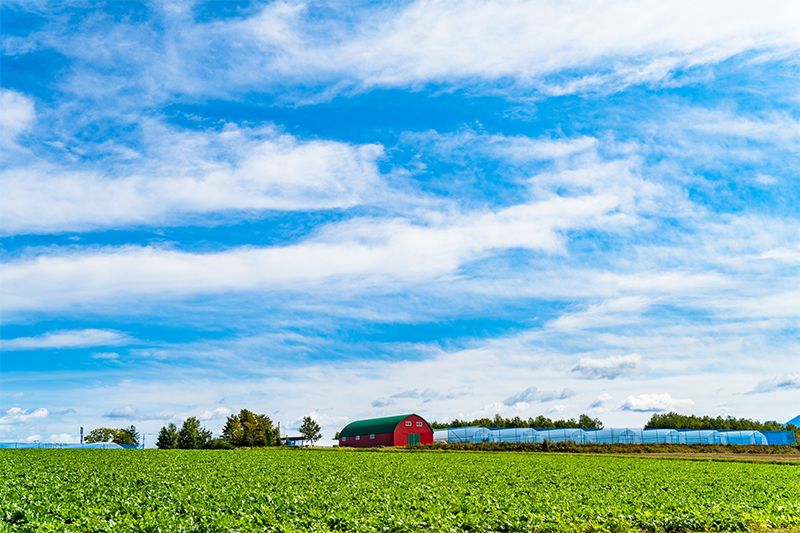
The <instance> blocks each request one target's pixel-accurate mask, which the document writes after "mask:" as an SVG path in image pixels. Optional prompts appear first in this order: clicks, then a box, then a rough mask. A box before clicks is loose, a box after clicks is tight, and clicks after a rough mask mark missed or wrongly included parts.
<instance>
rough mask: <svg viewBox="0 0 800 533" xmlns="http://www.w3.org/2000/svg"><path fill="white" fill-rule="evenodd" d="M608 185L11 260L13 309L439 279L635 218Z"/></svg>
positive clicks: (558, 246)
mask: <svg viewBox="0 0 800 533" xmlns="http://www.w3.org/2000/svg"><path fill="white" fill-rule="evenodd" d="M620 203H621V199H620V198H618V197H616V196H614V195H613V194H609V193H599V194H598V195H597V196H590V195H585V196H579V197H570V198H561V197H555V198H550V199H547V200H543V201H540V202H533V203H530V204H523V205H516V206H512V207H508V208H504V209H501V210H499V211H497V212H492V211H485V212H478V213H469V214H465V215H456V216H453V217H447V218H445V219H444V220H442V219H441V217H438V218H439V220H437V219H436V218H433V217H432V220H429V221H426V222H425V223H414V222H412V221H408V220H403V219H388V220H386V219H384V220H375V219H367V218H358V219H351V220H350V221H347V222H344V223H339V224H336V225H333V226H330V227H329V228H327V229H326V230H324V231H323V232H321V233H320V234H319V235H318V236H317V237H315V238H313V239H309V240H306V241H304V242H302V243H300V244H296V245H289V246H283V247H271V248H252V247H240V248H232V249H229V250H225V251H222V252H216V253H190V252H182V251H177V250H169V249H160V248H155V247H137V246H129V247H121V248H106V249H100V250H91V251H73V250H64V251H63V252H61V253H59V254H51V255H47V256H40V257H37V258H35V259H32V260H31V259H21V260H17V261H13V262H10V263H5V264H3V265H2V266H1V267H0V273H2V276H3V278H4V279H5V280H6V283H5V286H6V288H5V291H4V292H5V295H4V299H5V302H4V306H5V308H6V309H7V310H9V311H10V310H23V309H42V308H46V307H51V306H52V307H58V306H60V305H64V304H67V305H69V304H71V303H79V302H81V301H84V302H85V301H96V300H98V299H109V298H114V297H121V296H124V295H126V293H127V295H133V294H181V293H184V294H191V293H203V292H218V291H236V290H253V289H270V288H276V287H287V286H291V287H296V288H298V289H305V288H307V287H309V286H313V285H317V284H318V283H320V282H322V281H323V280H326V279H347V278H352V279H353V281H354V282H356V283H359V284H373V283H386V282H388V281H403V282H410V281H420V280H432V279H435V278H437V277H439V276H444V275H449V274H452V273H453V272H454V271H455V270H456V269H457V268H458V267H459V266H461V265H462V264H463V263H465V262H467V261H471V260H475V259H478V258H481V257H484V256H486V255H489V254H491V253H493V252H494V251H495V250H499V249H508V248H520V249H530V250H539V251H543V252H549V253H558V252H561V251H562V250H563V246H564V238H563V236H562V232H564V231H567V230H569V229H578V228H587V227H592V228H596V229H600V228H603V229H605V230H608V231H614V230H616V229H617V228H618V227H626V226H629V225H631V224H633V223H634V221H635V218H634V217H630V216H621V215H620V214H619V213H618V212H617V211H618V209H619V208H620Z"/></svg>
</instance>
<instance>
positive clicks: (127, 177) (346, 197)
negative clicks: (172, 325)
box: [0, 126, 383, 235]
mask: <svg viewBox="0 0 800 533" xmlns="http://www.w3.org/2000/svg"><path fill="white" fill-rule="evenodd" d="M152 129H155V130H156V132H155V133H153V136H154V138H153V139H148V140H146V141H145V146H146V148H147V153H145V154H142V155H140V154H135V155H131V157H130V158H128V159H130V161H128V160H118V158H114V157H111V156H108V157H106V158H105V159H106V160H107V161H108V164H109V165H110V169H109V170H108V171H107V174H103V173H99V172H97V171H91V172H89V171H86V170H72V171H70V170H62V167H63V165H61V164H59V165H52V164H50V163H46V162H38V163H35V164H27V165H26V166H22V167H15V168H11V169H8V170H6V171H5V172H4V175H3V195H2V199H0V224H1V225H2V228H3V230H2V231H3V232H4V233H5V234H6V235H15V234H24V233H31V232H37V233H41V232H61V231H79V230H89V229H92V228H97V227H109V226H122V225H130V224H141V225H153V224H169V223H173V222H174V221H175V220H183V218H184V217H186V216H190V215H192V214H197V213H210V212H217V211H228V212H231V211H233V212H236V211H252V210H305V209H332V208H345V207H352V206H354V205H358V204H360V203H362V202H363V201H365V200H366V199H367V198H368V197H370V196H371V195H374V194H375V189H376V187H378V186H379V185H380V179H379V172H378V169H377V160H378V159H380V158H381V157H382V155H383V149H382V147H380V146H378V145H351V144H346V143H340V142H334V141H324V140H312V141H300V140H298V139H297V138H295V137H293V136H291V135H286V134H281V133H279V132H277V131H276V130H274V129H272V128H266V129H262V130H257V131H253V130H247V129H239V128H236V127H233V126H231V127H229V128H226V129H225V130H223V131H222V132H211V133H196V132H186V131H178V130H173V129H166V128H162V127H160V126H152ZM120 174H121V176H120Z"/></svg>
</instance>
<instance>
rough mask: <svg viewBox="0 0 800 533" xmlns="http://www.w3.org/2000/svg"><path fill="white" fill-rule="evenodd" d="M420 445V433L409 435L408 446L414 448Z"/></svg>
mask: <svg viewBox="0 0 800 533" xmlns="http://www.w3.org/2000/svg"><path fill="white" fill-rule="evenodd" d="M416 444H419V433H409V434H408V445H409V446H414V445H416Z"/></svg>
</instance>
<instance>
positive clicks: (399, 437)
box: [391, 415, 433, 446]
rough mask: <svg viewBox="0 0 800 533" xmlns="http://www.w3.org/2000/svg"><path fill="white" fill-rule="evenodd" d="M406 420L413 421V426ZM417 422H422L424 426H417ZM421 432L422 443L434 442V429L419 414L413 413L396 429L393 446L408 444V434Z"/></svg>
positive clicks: (420, 440)
mask: <svg viewBox="0 0 800 533" xmlns="http://www.w3.org/2000/svg"><path fill="white" fill-rule="evenodd" d="M406 420H408V421H410V422H411V427H408V426H406ZM417 422H422V427H421V428H420V427H417ZM409 433H417V434H419V443H420V444H433V431H432V430H431V428H430V426H428V423H427V422H425V420H423V419H422V418H421V417H419V416H417V415H411V416H408V417H406V418H404V419H403V421H402V422H400V424H398V425H397V429H395V430H394V440H393V442H392V444H391V445H392V446H408V434H409Z"/></svg>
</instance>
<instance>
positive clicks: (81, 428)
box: [81, 426, 83, 446]
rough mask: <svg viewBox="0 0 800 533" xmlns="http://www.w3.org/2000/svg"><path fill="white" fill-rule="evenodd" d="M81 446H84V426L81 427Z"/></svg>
mask: <svg viewBox="0 0 800 533" xmlns="http://www.w3.org/2000/svg"><path fill="white" fill-rule="evenodd" d="M81 446H83V426H81Z"/></svg>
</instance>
